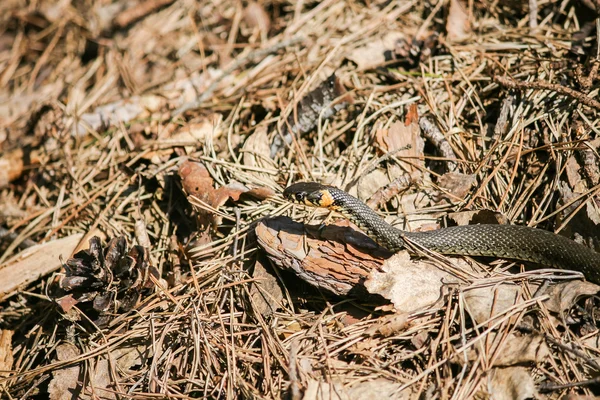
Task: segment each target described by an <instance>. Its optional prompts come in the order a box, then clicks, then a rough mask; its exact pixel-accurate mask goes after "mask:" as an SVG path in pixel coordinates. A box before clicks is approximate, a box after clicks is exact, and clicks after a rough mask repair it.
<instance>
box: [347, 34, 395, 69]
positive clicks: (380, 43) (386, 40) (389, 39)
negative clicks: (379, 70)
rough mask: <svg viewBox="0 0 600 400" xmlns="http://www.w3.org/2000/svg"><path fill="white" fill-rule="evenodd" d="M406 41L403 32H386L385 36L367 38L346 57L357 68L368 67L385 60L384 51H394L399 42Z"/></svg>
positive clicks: (377, 64)
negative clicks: (365, 41)
mask: <svg viewBox="0 0 600 400" xmlns="http://www.w3.org/2000/svg"><path fill="white" fill-rule="evenodd" d="M405 42H406V35H405V34H404V33H403V32H387V33H386V34H385V36H383V37H380V38H375V39H373V40H369V41H368V42H367V44H366V45H364V46H361V47H357V48H356V49H354V50H353V51H352V52H351V53H350V55H348V56H347V58H348V59H349V60H350V61H352V62H354V63H355V64H356V65H357V66H358V68H359V69H368V68H373V67H376V66H379V65H381V64H383V63H385V62H386V52H395V50H396V48H397V47H398V45H399V44H403V43H405Z"/></svg>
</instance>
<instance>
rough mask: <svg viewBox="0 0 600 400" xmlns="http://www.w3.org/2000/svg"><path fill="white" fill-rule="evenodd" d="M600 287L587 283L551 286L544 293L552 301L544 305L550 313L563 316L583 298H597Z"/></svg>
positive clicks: (566, 283)
mask: <svg viewBox="0 0 600 400" xmlns="http://www.w3.org/2000/svg"><path fill="white" fill-rule="evenodd" d="M598 292H600V286H598V285H596V284H594V283H591V282H586V281H568V282H560V283H557V284H556V285H551V286H550V287H548V289H547V290H546V291H545V292H544V294H547V295H548V296H549V297H550V299H549V300H548V301H546V302H545V303H544V304H545V305H546V307H547V308H548V310H549V311H551V312H554V313H557V314H560V315H563V314H564V313H565V312H566V311H568V310H569V309H570V308H571V307H573V305H574V304H575V302H576V301H578V300H579V298H580V297H582V296H596V295H597V294H598Z"/></svg>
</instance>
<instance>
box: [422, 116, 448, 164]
mask: <svg viewBox="0 0 600 400" xmlns="http://www.w3.org/2000/svg"><path fill="white" fill-rule="evenodd" d="M419 126H420V127H421V131H422V132H423V136H424V137H425V139H427V140H429V141H430V142H431V143H432V144H433V145H434V146H435V147H436V148H437V149H438V150H439V151H440V154H441V155H442V156H443V157H444V158H447V159H449V160H456V154H455V153H454V150H452V146H450V143H448V140H446V137H445V136H444V134H443V133H442V132H441V131H440V129H439V128H438V127H437V125H435V124H434V123H433V122H431V121H430V120H429V119H428V118H427V117H421V118H420V119H419ZM447 165H448V171H454V170H455V169H456V167H457V164H456V162H454V161H448V164H447Z"/></svg>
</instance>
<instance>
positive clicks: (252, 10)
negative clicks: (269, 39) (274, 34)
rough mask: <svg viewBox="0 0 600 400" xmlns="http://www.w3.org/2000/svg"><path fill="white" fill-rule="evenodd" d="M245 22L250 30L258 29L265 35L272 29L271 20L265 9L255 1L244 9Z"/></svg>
mask: <svg viewBox="0 0 600 400" xmlns="http://www.w3.org/2000/svg"><path fill="white" fill-rule="evenodd" d="M244 21H245V22H246V24H248V26H249V27H250V28H258V30H260V32H261V33H262V34H263V35H265V36H266V35H267V34H268V33H269V30H270V29H271V19H270V18H269V15H268V14H267V12H266V11H265V9H264V8H263V7H262V6H261V5H260V4H258V3H257V2H255V1H250V2H248V5H247V6H246V8H244Z"/></svg>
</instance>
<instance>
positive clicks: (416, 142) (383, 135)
mask: <svg viewBox="0 0 600 400" xmlns="http://www.w3.org/2000/svg"><path fill="white" fill-rule="evenodd" d="M375 142H376V143H377V144H378V146H379V147H380V148H381V150H383V153H396V152H397V155H396V156H397V157H398V158H399V159H400V160H403V159H405V160H406V161H402V162H401V166H402V167H403V169H404V170H405V171H407V172H408V173H409V174H410V175H411V176H412V177H413V179H418V178H419V177H420V175H421V174H422V172H421V171H422V170H423V169H424V168H425V159H424V156H425V154H424V150H425V141H424V140H423V138H422V137H421V128H420V127H419V115H418V112H417V105H416V104H414V103H413V104H411V105H410V107H409V109H408V112H407V114H406V119H405V121H404V122H395V123H393V124H392V125H391V126H390V127H389V129H379V130H377V132H376V133H375ZM414 174H417V175H416V176H415V175H414ZM396 178H397V176H393V177H392V179H396Z"/></svg>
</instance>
